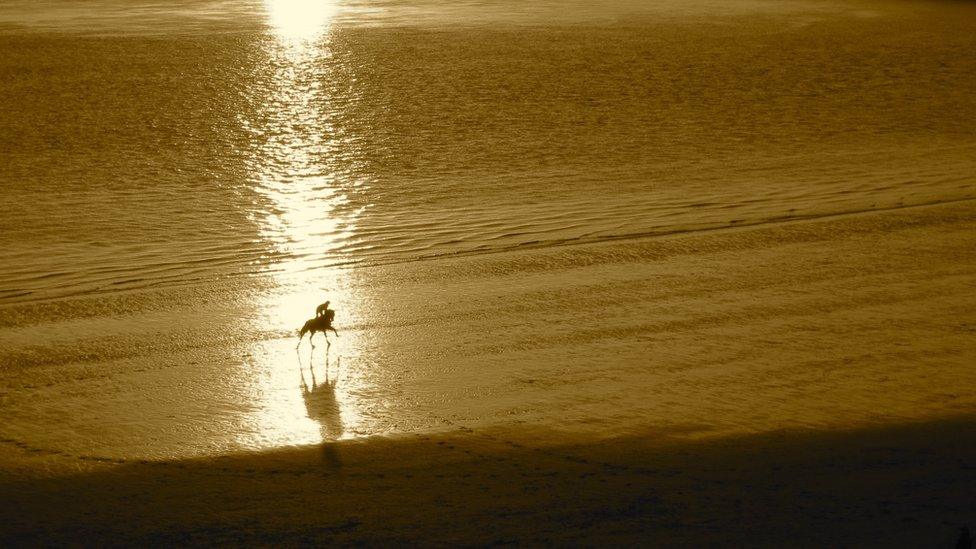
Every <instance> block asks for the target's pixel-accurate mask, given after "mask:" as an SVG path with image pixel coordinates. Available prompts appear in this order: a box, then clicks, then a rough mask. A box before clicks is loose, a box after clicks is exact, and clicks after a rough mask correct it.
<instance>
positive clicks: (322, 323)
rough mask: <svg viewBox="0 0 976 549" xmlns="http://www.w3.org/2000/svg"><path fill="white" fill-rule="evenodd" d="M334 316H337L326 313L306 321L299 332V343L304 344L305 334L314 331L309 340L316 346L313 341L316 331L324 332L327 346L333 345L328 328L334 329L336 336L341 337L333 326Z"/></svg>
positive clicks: (296, 346)
mask: <svg viewBox="0 0 976 549" xmlns="http://www.w3.org/2000/svg"><path fill="white" fill-rule="evenodd" d="M333 318H335V316H334V315H329V314H325V315H322V316H317V317H315V318H311V319H309V320H308V322H306V323H305V325H304V326H302V329H301V330H300V331H299V332H298V345H301V344H302V338H303V337H305V334H307V333H308V332H312V333H311V335H309V336H308V342H309V343H311V344H312V347H313V348H314V347H315V343H314V342H312V338H313V337H315V332H322V335H324V336H325V345H326V347H331V346H332V343H331V342H330V341H329V334H328V333H327V330H332V333H334V334H335V335H336V337H339V332H337V331H336V329H335V328H333V327H332V319H333ZM298 345H295V348H296V349H297V348H298ZM326 358H328V357H326Z"/></svg>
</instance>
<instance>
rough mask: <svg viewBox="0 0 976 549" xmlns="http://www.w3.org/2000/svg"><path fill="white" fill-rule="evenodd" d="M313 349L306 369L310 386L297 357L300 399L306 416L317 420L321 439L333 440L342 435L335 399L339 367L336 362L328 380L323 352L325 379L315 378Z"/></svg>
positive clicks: (327, 360)
mask: <svg viewBox="0 0 976 549" xmlns="http://www.w3.org/2000/svg"><path fill="white" fill-rule="evenodd" d="M313 358H314V351H313V353H312V354H310V355H309V358H308V371H309V374H310V375H311V378H312V384H311V386H310V385H309V384H308V383H306V382H305V368H304V365H303V364H302V362H301V356H299V359H298V366H299V372H300V375H301V380H302V385H301V388H302V400H304V401H305V411H306V412H307V413H308V417H309V418H310V419H312V420H315V421H316V422H318V424H319V425H320V426H321V429H322V440H335V439H337V438H339V437H341V436H342V433H343V430H344V428H343V425H342V416H341V415H340V411H339V401H338V400H337V399H336V393H335V390H336V383H337V382H338V381H339V367H340V364H339V363H338V362H337V363H336V375H335V377H334V378H333V379H332V380H331V381H330V380H329V353H328V351H326V354H325V381H323V382H322V383H318V382H316V380H315V365H314V363H313V362H312V359H313Z"/></svg>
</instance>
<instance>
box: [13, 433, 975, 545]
mask: <svg viewBox="0 0 976 549" xmlns="http://www.w3.org/2000/svg"><path fill="white" fill-rule="evenodd" d="M509 435H515V436H509ZM531 438H532V433H525V432H523V433H517V432H509V433H505V432H502V431H486V432H484V433H475V432H470V433H465V432H458V433H453V434H447V435H441V436H435V435H431V436H409V437H401V438H396V439H390V438H380V437H377V438H372V439H366V440H360V441H347V442H340V443H333V444H324V445H316V446H309V447H301V448H291V449H280V450H273V451H266V452H260V453H248V454H237V455H226V456H218V457H213V458H207V459H192V460H174V461H158V462H153V461H143V462H139V463H130V464H125V465H120V466H109V465H97V466H93V467H90V468H89V469H88V470H87V471H85V472H79V473H75V474H67V475H65V474H64V473H65V471H64V470H62V471H61V473H59V474H58V475H56V476H50V477H48V476H47V475H48V474H50V473H51V470H50V469H47V470H46V472H45V470H44V468H43V467H41V468H38V469H35V470H34V474H33V475H29V474H28V475H26V476H24V475H23V471H22V472H21V474H20V475H16V474H11V473H13V472H12V471H10V470H8V471H7V472H5V473H0V474H2V475H3V477H4V480H3V481H2V485H3V489H4V492H5V494H7V495H6V496H5V503H4V507H5V510H4V512H3V514H2V516H0V523H2V524H3V525H4V526H3V527H2V528H0V541H2V542H3V543H4V544H9V545H15V544H16V545H22V544H29V545H39V544H57V545H61V544H78V543H81V544H83V545H89V544H94V545H100V544H126V545H129V544H144V543H164V544H180V545H209V544H221V545H227V544H240V543H247V544H258V545H270V544H274V545H298V544H310V543H315V544H320V543H330V544H342V545H348V544H370V545H374V544H384V545H385V544H403V543H406V544H418V543H419V544H422V545H435V546H438V545H457V544H464V545H472V544H473V545H495V544H510V543H518V544H532V545H535V544H554V545H579V544H584V545H585V544H591V543H600V544H613V545H630V544H647V543H651V544H655V545H667V546H701V545H713V544H748V545H750V546H772V545H789V546H794V547H806V546H809V547H815V546H820V547H822V546H843V545H851V546H861V547H863V546H926V547H952V543H953V541H954V540H955V536H956V535H958V531H959V527H961V526H964V525H969V526H970V527H972V525H973V524H974V523H976V509H974V508H973V506H972V502H973V498H974V495H976V475H974V474H973V471H974V470H976V447H974V446H973V445H972V444H967V442H966V441H972V440H974V439H976V416H972V415H969V416H960V417H956V418H950V419H944V420H941V421H933V422H926V423H913V424H907V425H899V426H888V427H876V428H869V429H860V430H853V431H833V432H778V433H768V434H763V435H753V436H744V437H731V438H724V439H718V440H705V441H698V442H694V441H670V442H668V441H663V442H662V441H661V440H660V439H658V438H655V437H653V436H633V437H626V438H617V439H612V440H604V441H591V442H575V443H566V444H557V445H552V446H535V445H532V444H531V443H527V442H525V441H526V440H529V439H531ZM8 451H9V448H8ZM5 453H6V452H5ZM5 461H7V460H5ZM7 463H9V461H7ZM45 477H47V478H45Z"/></svg>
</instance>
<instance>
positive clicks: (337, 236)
mask: <svg viewBox="0 0 976 549" xmlns="http://www.w3.org/2000/svg"><path fill="white" fill-rule="evenodd" d="M265 7H266V11H267V17H268V23H269V34H268V38H267V40H265V42H264V43H263V51H262V52H260V53H261V55H262V56H263V57H264V59H265V61H264V62H263V63H262V64H261V69H260V72H259V73H258V74H256V75H255V78H254V79H253V82H252V85H251V87H250V89H248V90H246V93H247V95H248V96H249V97H250V100H251V104H252V106H253V109H252V110H253V112H250V113H248V114H247V116H245V117H243V118H242V124H243V125H244V127H245V128H246V129H247V130H248V131H249V132H250V135H251V137H252V142H253V143H254V146H253V154H251V155H250V158H249V160H248V169H249V171H250V172H251V174H252V180H253V181H254V184H255V187H256V188H257V190H258V191H259V193H260V195H261V196H262V197H263V198H264V202H263V207H262V208H261V209H260V211H258V212H257V213H256V219H255V221H256V222H257V223H258V224H259V226H260V227H261V233H262V238H263V239H264V240H265V241H266V242H267V244H268V246H269V247H270V248H271V249H273V250H274V251H275V252H276V254H275V257H279V258H282V259H281V260H279V261H277V262H276V263H274V264H272V265H269V266H268V271H269V273H270V274H271V276H272V277H273V278H274V280H275V281H276V286H275V290H273V291H271V292H268V293H267V294H266V295H264V296H262V297H261V298H260V299H258V300H257V301H256V303H255V307H256V309H257V312H258V314H256V315H255V316H254V318H255V322H256V323H257V324H258V326H256V328H258V330H259V331H261V332H265V333H267V332H271V333H275V334H280V336H278V337H276V338H273V339H271V340H265V341H262V342H259V343H256V344H255V345H254V346H253V349H252V352H251V355H250V356H251V362H249V363H247V365H246V367H245V371H244V372H243V375H245V376H249V378H250V380H251V383H250V386H251V387H252V394H251V395H249V397H248V398H250V399H251V404H252V405H251V407H250V408H251V410H252V411H251V413H250V416H249V418H248V420H247V422H248V423H249V424H250V429H249V434H248V435H244V440H241V441H240V442H241V444H243V445H245V446H258V447H262V446H278V445H284V444H303V443H311V442H319V441H321V440H330V439H332V440H334V439H340V438H350V437H352V436H356V435H357V434H358V433H359V431H357V426H358V424H359V418H360V414H359V413H358V412H357V409H356V406H355V398H354V395H355V392H356V391H357V390H359V389H360V382H359V381H358V380H357V376H356V375H355V372H353V371H350V369H349V368H348V367H346V368H345V369H343V362H345V363H346V364H347V365H348V364H349V363H350V362H351V361H350V359H354V358H355V356H354V353H355V348H356V345H355V343H356V335H355V334H354V333H344V334H342V335H343V337H341V338H340V339H338V340H337V339H334V338H333V344H332V347H331V349H330V350H329V352H330V355H329V356H328V357H327V356H326V355H325V345H324V344H325V340H324V339H322V336H321V334H320V335H318V336H316V337H317V338H318V341H317V345H318V348H316V349H315V351H314V353H312V352H311V349H310V346H309V343H308V340H307V336H306V339H305V340H304V342H303V344H302V349H301V350H300V351H296V350H295V343H296V341H297V329H298V327H300V326H301V325H302V323H303V322H304V321H305V320H306V319H308V318H310V317H312V316H314V314H315V307H316V306H317V305H318V304H319V303H322V302H323V301H325V300H329V301H331V304H332V308H333V309H336V310H337V311H338V315H337V320H336V325H337V328H338V329H339V331H340V333H342V332H343V326H344V325H348V324H349V323H350V321H351V319H355V318H357V317H358V316H359V314H358V311H357V309H356V303H357V302H358V300H357V299H355V296H354V295H352V291H351V289H350V285H349V282H348V280H347V279H346V275H345V273H344V271H343V270H341V269H337V268H335V267H334V264H335V262H336V261H335V256H336V254H337V251H338V248H339V246H340V244H341V242H342V240H343V239H345V238H348V237H349V236H350V235H352V234H353V232H354V230H355V226H356V216H357V215H358V213H359V212H357V211H355V210H353V209H350V208H349V207H348V197H347V196H346V194H345V191H344V189H347V188H348V185H346V184H345V183H346V182H344V181H342V180H341V173H340V172H338V171H337V170H335V169H334V164H333V163H331V162H330V159H332V158H334V157H336V156H337V155H339V154H342V153H343V150H342V149H343V147H344V145H343V143H342V142H341V140H340V139H339V137H338V135H337V132H336V130H335V128H334V126H333V123H332V117H333V116H334V115H335V113H334V108H333V106H332V99H333V98H332V97H330V96H329V93H328V91H327V88H326V87H325V86H323V82H324V81H327V78H328V74H327V73H325V72H323V71H325V70H326V68H324V67H327V66H328V63H323V61H325V60H327V59H328V58H329V57H330V55H331V51H330V33H331V18H332V17H333V15H334V14H335V13H336V5H335V4H333V3H331V2H328V1H327V0H326V1H321V0H319V1H315V0H266V2H265Z"/></svg>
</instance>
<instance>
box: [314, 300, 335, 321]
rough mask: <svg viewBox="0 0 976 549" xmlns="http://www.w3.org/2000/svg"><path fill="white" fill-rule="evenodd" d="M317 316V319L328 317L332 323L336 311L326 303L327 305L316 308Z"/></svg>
mask: <svg viewBox="0 0 976 549" xmlns="http://www.w3.org/2000/svg"><path fill="white" fill-rule="evenodd" d="M315 316H316V318H317V317H320V316H327V317H329V321H330V322H331V319H332V318H335V311H333V310H332V309H330V308H329V302H328V301H326V302H325V303H323V304H321V305H319V306H318V307H316V308H315Z"/></svg>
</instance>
